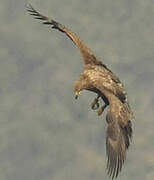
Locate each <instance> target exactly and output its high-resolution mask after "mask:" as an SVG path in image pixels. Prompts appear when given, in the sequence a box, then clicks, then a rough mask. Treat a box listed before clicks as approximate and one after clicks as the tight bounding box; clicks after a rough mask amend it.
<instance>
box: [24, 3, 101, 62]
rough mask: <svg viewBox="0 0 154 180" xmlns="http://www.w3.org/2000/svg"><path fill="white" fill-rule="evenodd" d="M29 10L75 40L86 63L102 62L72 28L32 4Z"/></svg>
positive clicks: (31, 13)
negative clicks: (42, 12)
mask: <svg viewBox="0 0 154 180" xmlns="http://www.w3.org/2000/svg"><path fill="white" fill-rule="evenodd" d="M27 11H28V12H29V13H30V15H33V16H34V17H35V19H40V20H42V21H43V24H47V25H51V26H52V28H54V29H58V30H59V31H61V32H63V33H65V34H66V35H67V36H68V37H69V38H70V39H71V40H72V41H73V42H74V44H75V45H76V46H77V47H78V48H79V50H80V52H81V54H82V57H83V61H84V64H101V62H100V61H99V60H98V59H97V58H96V57H95V56H94V54H93V53H92V51H91V50H90V49H89V48H88V47H87V46H86V45H85V44H84V43H83V41H82V40H81V39H80V38H79V37H78V36H77V35H76V34H75V33H74V32H72V31H71V30H70V29H68V28H67V27H65V26H63V25H62V24H60V23H58V22H56V21H54V20H53V19H50V18H48V17H46V16H44V15H42V14H40V13H39V12H38V11H36V10H35V9H34V8H33V7H32V6H31V5H30V4H29V5H28V6H27Z"/></svg>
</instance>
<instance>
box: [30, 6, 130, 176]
mask: <svg viewBox="0 0 154 180" xmlns="http://www.w3.org/2000/svg"><path fill="white" fill-rule="evenodd" d="M27 10H28V11H29V12H30V14H31V15H33V16H34V17H35V18H36V19H40V20H43V24H47V25H51V26H52V28H54V29H58V30H59V31H61V32H63V33H65V34H66V35H67V36H68V37H69V38H70V39H71V40H72V41H73V42H74V44H75V45H76V46H77V47H78V48H79V50H80V52H81V55H82V57H83V62H84V69H83V72H82V74H81V76H80V77H79V79H78V80H77V81H76V82H75V85H74V91H75V94H76V98H77V97H78V95H79V94H80V92H81V91H82V90H88V91H92V92H94V93H96V94H97V98H96V99H95V100H94V102H93V103H92V109H96V108H98V107H99V98H101V99H102V100H103V102H104V103H105V105H104V106H102V107H101V108H100V109H99V110H98V115H101V114H102V112H103V111H104V109H105V108H106V107H107V106H109V108H108V112H107V115H106V121H107V123H108V128H107V135H106V152H107V156H108V161H107V170H108V174H109V176H111V177H112V179H113V178H115V177H117V176H118V173H119V172H120V171H121V169H122V165H123V163H124V160H125V158H126V150H127V149H128V147H129V145H130V140H131V138H132V127H131V119H132V112H131V109H130V106H129V103H128V100H127V97H126V92H125V90H124V87H123V84H122V83H121V81H120V80H119V78H118V77H117V76H116V75H115V74H114V73H113V72H112V71H111V70H110V69H108V68H107V66H106V65H104V64H103V63H102V62H101V61H100V60H99V59H98V58H97V57H96V56H95V55H94V54H93V53H92V51H91V50H90V49H89V48H88V47H87V46H86V45H85V44H84V43H83V41H81V40H80V38H79V37H78V36H77V35H76V34H75V33H73V32H72V31H71V30H70V29H68V28H66V27H65V26H63V25H61V24H60V23H58V22H56V21H54V20H52V19H50V18H48V17H46V16H43V15H41V14H40V13H39V12H37V11H36V10H35V9H34V8H33V7H32V6H31V5H29V6H28V7H27ZM96 106H97V107H96Z"/></svg>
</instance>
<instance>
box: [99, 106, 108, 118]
mask: <svg viewBox="0 0 154 180" xmlns="http://www.w3.org/2000/svg"><path fill="white" fill-rule="evenodd" d="M107 106H108V104H105V105H103V106H102V107H101V108H99V109H98V111H97V114H98V116H100V115H102V113H103V112H104V109H105V108H106V107H107Z"/></svg>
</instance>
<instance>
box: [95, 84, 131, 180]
mask: <svg viewBox="0 0 154 180" xmlns="http://www.w3.org/2000/svg"><path fill="white" fill-rule="evenodd" d="M93 86H94V87H95V88H96V89H98V90H99V91H100V92H101V93H102V94H103V95H104V96H105V97H106V98H107V99H108V101H109V109H108V112H107V115H106V121H107V123H108V128H107V132H106V153H107V157H108V161H107V171H108V175H109V176H111V177H112V179H114V178H116V177H117V176H118V174H119V172H120V171H121V169H122V165H123V163H124V161H125V159H126V151H127V149H128V147H129V145H130V142H131V139H132V126H131V121H130V120H131V119H132V112H131V110H130V107H129V108H128V107H127V105H126V104H127V103H122V102H121V101H120V99H119V98H118V97H117V96H116V95H115V94H113V93H112V92H110V91H109V90H107V89H105V88H104V86H102V84H101V83H100V82H98V81H95V82H93Z"/></svg>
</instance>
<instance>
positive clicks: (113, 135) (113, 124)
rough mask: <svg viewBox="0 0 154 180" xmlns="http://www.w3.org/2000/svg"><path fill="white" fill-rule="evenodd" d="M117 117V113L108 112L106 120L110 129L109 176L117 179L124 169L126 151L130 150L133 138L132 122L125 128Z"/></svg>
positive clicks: (107, 133) (107, 149)
mask: <svg viewBox="0 0 154 180" xmlns="http://www.w3.org/2000/svg"><path fill="white" fill-rule="evenodd" d="M115 117H116V112H114V113H113V112H112V113H111V112H108V114H107V116H106V120H107V122H108V128H107V132H106V153H107V157H108V160H107V171H108V175H109V176H111V177H112V179H113V178H116V177H117V176H118V174H119V172H120V171H121V169H122V165H123V164H124V161H125V159H126V150H127V149H128V148H129V145H130V141H131V138H132V127H131V121H130V120H129V121H128V122H127V123H126V122H125V123H126V125H125V126H124V127H122V126H121V124H120V122H119V120H118V119H116V118H115Z"/></svg>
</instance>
